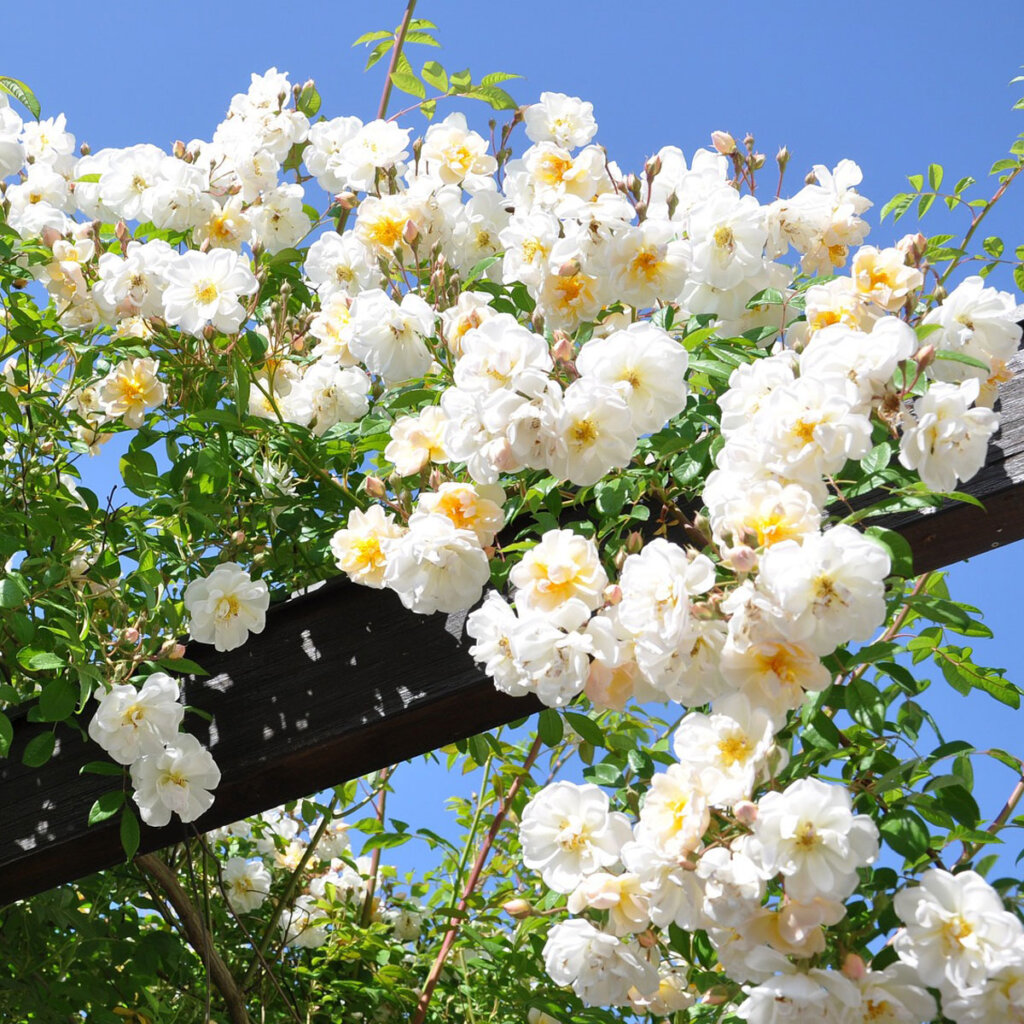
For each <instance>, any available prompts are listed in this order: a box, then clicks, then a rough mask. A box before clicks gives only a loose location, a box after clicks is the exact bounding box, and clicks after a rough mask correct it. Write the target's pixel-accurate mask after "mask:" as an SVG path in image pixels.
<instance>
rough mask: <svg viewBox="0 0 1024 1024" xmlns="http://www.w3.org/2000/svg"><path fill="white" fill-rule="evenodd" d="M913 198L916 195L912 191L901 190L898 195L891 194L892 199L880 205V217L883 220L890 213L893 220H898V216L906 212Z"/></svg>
mask: <svg viewBox="0 0 1024 1024" xmlns="http://www.w3.org/2000/svg"><path fill="white" fill-rule="evenodd" d="M915 198H916V197H915V196H914V194H913V193H912V192H901V193H899V194H898V195H895V196H893V197H892V199H890V200H889V202H887V203H886V204H885V206H883V207H882V213H881V216H880V219H881V220H885V218H886V217H887V216H888V215H889V214H890V213H891V214H892V215H893V220H899V219H900V217H902V216H903V214H905V213H906V212H907V210H908V209H909V207H910V204H911V203H912V202H913V201H914V199H915Z"/></svg>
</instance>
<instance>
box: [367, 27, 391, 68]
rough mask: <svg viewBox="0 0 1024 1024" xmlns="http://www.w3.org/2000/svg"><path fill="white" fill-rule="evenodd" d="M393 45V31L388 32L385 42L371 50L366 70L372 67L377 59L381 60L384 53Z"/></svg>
mask: <svg viewBox="0 0 1024 1024" xmlns="http://www.w3.org/2000/svg"><path fill="white" fill-rule="evenodd" d="M393 45H394V39H393V38H391V33H390V32H389V33H388V38H387V39H385V40H384V41H383V42H380V43H378V44H377V45H376V46H375V47H374V48H373V49H372V50H371V51H370V56H369V57H367V58H366V67H365V68H364V69H363V70H364V71H369V70H370V68H372V67H373V65H374V64H376V63H377V61H379V60H380V59H381V57H383V56H384V54H386V53H387V52H388V50H390V49H391V47H392V46H393Z"/></svg>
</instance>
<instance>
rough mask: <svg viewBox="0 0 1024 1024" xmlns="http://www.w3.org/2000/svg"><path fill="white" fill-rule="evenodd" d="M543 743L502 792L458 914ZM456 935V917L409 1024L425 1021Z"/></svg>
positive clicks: (537, 742)
mask: <svg viewBox="0 0 1024 1024" xmlns="http://www.w3.org/2000/svg"><path fill="white" fill-rule="evenodd" d="M542 742H543V741H542V740H541V738H540V736H537V737H536V739H534V741H533V745H532V746H531V747H530V752H529V753H528V754H527V755H526V760H525V761H524V762H523V770H522V772H521V773H520V774H519V775H517V776H516V777H515V779H513V780H512V785H510V786H509V787H508V791H507V792H506V793H505V797H504V799H503V800H502V801H501V806H500V807H499V808H498V811H497V813H496V814H495V815H494V820H493V821H492V822H491V827H490V828H489V829H488V830H487V836H486V837H485V838H484V841H483V844H482V845H481V847H480V851H479V853H477V855H476V860H475V861H474V862H473V870H472V871H470V873H469V878H468V879H467V881H466V888H465V889H464V890H463V893H462V898H461V899H460V900H459V903H458V907H457V908H456V909H457V911H458V912H459V913H460V914H461V913H462V912H463V911H465V909H466V906H467V905H468V903H469V897H470V896H471V895H472V894H473V890H474V889H475V888H476V886H477V882H479V881H480V873H481V872H482V871H483V867H484V864H485V863H486V862H487V858H488V856H489V855H490V852H491V848H492V847H493V846H494V840H495V839H496V838H497V835H498V831H499V830H500V828H501V826H502V824H503V823H504V821H505V817H506V816H507V815H508V812H509V808H510V807H511V806H512V801H513V800H514V799H515V797H516V794H517V793H518V792H519V788H520V786H522V784H523V779H525V778H526V776H527V774H528V773H529V771H530V768H531V767H532V766H533V762H534V761H536V759H537V755H538V754H539V753H540V748H541V745H542ZM458 933H459V918H458V917H453V918H452V919H451V921H450V923H449V925H448V931H447V932H445V936H444V940H443V941H442V943H441V948H440V949H439V950H438V953H437V957H436V958H435V959H434V963H433V966H431V968H430V974H429V975H428V976H427V981H426V984H425V985H424V986H423V994H422V995H421V996H420V1001H419V1003H418V1004H417V1006H416V1013H415V1014H413V1018H412V1024H423V1022H424V1020H425V1019H426V1016H427V1007H429V1006H430V1000H431V998H432V997H433V995H434V989H435V988H436V987H437V982H438V979H439V978H440V977H441V971H442V969H443V968H444V963H445V960H447V959H448V954H449V953H450V952H451V948H452V946H453V945H454V943H455V937H456V936H457V935H458Z"/></svg>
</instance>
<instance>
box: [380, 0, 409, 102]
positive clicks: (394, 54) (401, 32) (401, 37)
mask: <svg viewBox="0 0 1024 1024" xmlns="http://www.w3.org/2000/svg"><path fill="white" fill-rule="evenodd" d="M415 8H416V0H409V3H408V4H407V5H406V8H405V15H404V16H403V18H402V24H401V25H399V26H398V33H397V35H396V36H395V45H394V48H393V49H392V50H391V62H390V63H389V64H388V73H387V76H386V77H385V79H384V91H383V92H382V93H381V94H380V106H379V107H378V108H377V119H378V120H381V119H382V118H383V117H384V115H385V114H386V113H387V112H388V100H390V99H391V75H392V72H394V70H395V68H396V67H397V66H398V58H399V57H400V56H401V55H402V46H403V45H404V43H405V33H406V32H408V31H409V22H410V21H412V12H413V11H414V10H415Z"/></svg>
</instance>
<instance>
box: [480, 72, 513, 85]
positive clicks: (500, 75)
mask: <svg viewBox="0 0 1024 1024" xmlns="http://www.w3.org/2000/svg"><path fill="white" fill-rule="evenodd" d="M522 77H523V76H522V75H512V74H509V73H508V72H507V71H492V72H491V73H490V74H489V75H484V77H483V78H481V79H480V84H481V85H497V84H498V83H499V82H507V81H508V80H509V79H510V78H522Z"/></svg>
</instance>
